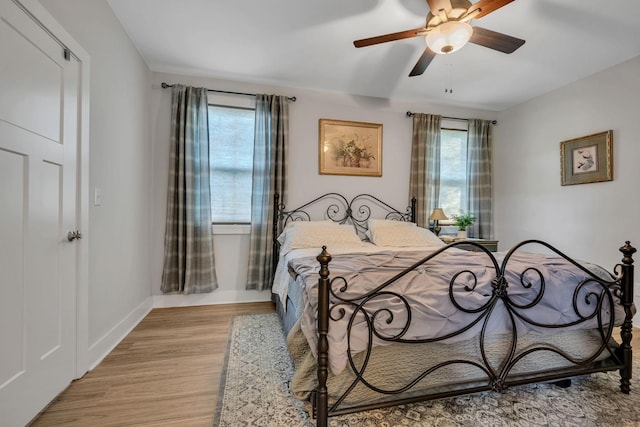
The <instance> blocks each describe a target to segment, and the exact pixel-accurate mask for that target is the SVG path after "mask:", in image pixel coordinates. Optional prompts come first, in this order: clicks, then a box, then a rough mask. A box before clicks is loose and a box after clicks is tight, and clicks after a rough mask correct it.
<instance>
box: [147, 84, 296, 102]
mask: <svg viewBox="0 0 640 427" xmlns="http://www.w3.org/2000/svg"><path fill="white" fill-rule="evenodd" d="M160 86H162V89H166V88H168V87H173V86H174V85H170V84H168V83H165V82H162V84H161V85H160ZM207 92H217V93H227V94H229V95H242V96H256V94H255V93H245V92H230V91H228V90H217V89H207ZM287 99H288V100H289V101H291V102H296V99H297V98H296V97H295V96H287Z"/></svg>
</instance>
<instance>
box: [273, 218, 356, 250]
mask: <svg viewBox="0 0 640 427" xmlns="http://www.w3.org/2000/svg"><path fill="white" fill-rule="evenodd" d="M319 223H324V224H319ZM293 224H295V225H292V226H291V227H289V226H288V225H287V227H285V230H284V231H283V232H282V234H281V235H280V237H278V241H279V242H280V243H281V245H282V246H281V247H280V255H286V254H288V253H289V252H291V251H292V250H293V249H304V248H318V249H320V248H321V247H322V246H327V247H331V246H340V247H345V246H347V247H348V246H353V247H362V246H364V245H365V244H364V243H363V242H362V241H361V240H360V237H358V235H357V234H356V231H355V229H354V227H353V225H351V224H337V223H334V222H332V221H306V222H302V221H298V222H294V223H293ZM300 224H314V225H300Z"/></svg>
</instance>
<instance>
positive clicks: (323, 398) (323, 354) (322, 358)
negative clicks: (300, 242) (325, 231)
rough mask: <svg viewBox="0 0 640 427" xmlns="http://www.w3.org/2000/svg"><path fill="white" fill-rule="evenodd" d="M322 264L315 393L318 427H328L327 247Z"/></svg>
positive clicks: (319, 287)
mask: <svg viewBox="0 0 640 427" xmlns="http://www.w3.org/2000/svg"><path fill="white" fill-rule="evenodd" d="M316 259H317V260H318V262H319V263H320V273H319V274H320V278H319V279H318V388H317V389H316V393H315V401H314V406H315V411H314V412H315V414H316V426H317V427H326V426H327V419H328V417H329V393H328V390H327V377H328V374H329V341H328V340H327V334H328V333H329V263H330V262H331V255H329V252H327V247H326V246H323V247H322V252H321V253H320V255H318V256H317V257H316Z"/></svg>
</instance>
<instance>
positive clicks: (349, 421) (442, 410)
mask: <svg viewBox="0 0 640 427" xmlns="http://www.w3.org/2000/svg"><path fill="white" fill-rule="evenodd" d="M633 369H634V373H635V375H636V377H637V376H638V375H639V374H640V361H639V359H638V357H637V356H636V358H634V366H633ZM292 376H293V362H292V361H291V358H290V356H289V354H288V352H287V348H286V344H285V338H284V336H283V332H282V329H281V326H280V320H279V319H278V316H277V314H275V313H272V314H260V315H250V316H237V317H235V318H234V319H233V322H232V326H231V329H230V331H229V338H228V341H227V354H226V357H225V364H224V370H223V374H222V380H221V384H220V393H219V395H218V404H217V407H216V414H215V417H214V426H220V427H231V426H233V427H237V426H259V427H271V426H273V427H286V426H296V427H298V426H313V425H315V422H314V420H313V419H311V418H310V417H309V414H308V413H307V411H306V410H305V407H304V405H303V403H302V402H300V401H298V400H297V399H295V398H294V397H293V396H292V395H291V393H290V392H289V388H288V381H289V380H290V378H291V377H292ZM619 384H620V377H619V375H618V373H617V372H612V373H606V374H594V375H591V376H588V377H582V378H579V379H574V380H573V382H572V385H571V387H569V388H566V389H563V388H559V387H557V386H554V385H551V384H536V385H531V386H523V387H517V388H513V389H509V390H508V391H507V392H506V393H503V394H500V393H494V392H484V393H478V394H474V395H469V396H464V397H457V398H449V399H443V400H437V401H429V402H422V403H415V404H411V405H402V406H397V407H393V408H387V409H379V410H373V411H367V412H361V413H357V414H350V415H343V416H340V417H334V418H330V419H329V425H330V426H332V427H342V426H358V427H360V426H371V427H373V426H388V427H396V426H412V427H422V426H425V427H426V426H428V427H435V426H437V427H450V426H451V427H453V426H473V427H480V426H490V427H496V426H505V427H507V426H508V427H513V426H517V427H525V426H563V427H564V426H567V427H588V426H617V427H621V426H625V427H631V426H640V395H639V390H640V388H639V387H638V385H637V384H638V380H637V379H634V380H633V381H632V390H631V394H630V395H625V394H622V393H620V389H619Z"/></svg>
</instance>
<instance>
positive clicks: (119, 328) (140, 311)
mask: <svg viewBox="0 0 640 427" xmlns="http://www.w3.org/2000/svg"><path fill="white" fill-rule="evenodd" d="M152 308H153V297H149V298H147V299H145V300H144V301H143V302H142V304H140V305H139V306H137V307H136V308H134V309H133V311H132V312H131V313H129V314H128V315H127V316H126V317H125V318H124V319H122V320H121V321H120V322H118V324H117V325H115V326H114V327H113V328H111V330H110V331H109V332H107V333H106V334H104V335H103V336H102V337H101V338H100V339H99V340H98V341H96V342H95V343H93V344H91V345H90V346H89V370H90V371H91V370H92V369H93V368H95V367H96V366H98V364H99V363H100V362H102V359H104V358H105V357H106V356H107V355H108V354H109V353H111V351H112V350H113V349H114V348H116V346H117V345H118V344H119V343H120V341H122V340H123V339H124V338H125V337H126V336H127V335H128V334H129V332H131V331H132V330H133V328H135V327H136V326H137V325H138V323H140V322H141V321H142V319H144V318H145V316H146V315H147V314H149V312H150V311H151V309H152Z"/></svg>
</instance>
